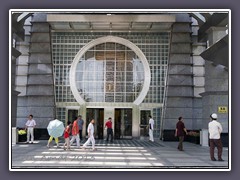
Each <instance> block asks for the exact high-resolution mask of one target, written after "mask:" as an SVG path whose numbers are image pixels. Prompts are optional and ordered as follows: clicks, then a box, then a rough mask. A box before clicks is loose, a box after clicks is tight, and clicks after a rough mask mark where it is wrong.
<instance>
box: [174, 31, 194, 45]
mask: <svg viewBox="0 0 240 180" xmlns="http://www.w3.org/2000/svg"><path fill="white" fill-rule="evenodd" d="M172 42H175V43H176V42H177V43H178V42H182V43H184V42H191V36H190V34H189V33H172Z"/></svg>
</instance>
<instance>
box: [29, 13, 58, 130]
mask: <svg viewBox="0 0 240 180" xmlns="http://www.w3.org/2000/svg"><path fill="white" fill-rule="evenodd" d="M31 23H32V31H31V40H30V50H29V68H28V80H27V94H26V95H27V97H28V101H27V105H28V109H27V110H28V112H27V113H28V114H33V115H34V119H35V120H36V123H37V126H36V128H46V127H47V125H48V123H49V120H51V119H53V118H55V99H54V80H53V64H52V58H51V40H50V27H49V24H48V23H47V22H46V14H34V16H33V19H32V22H31Z"/></svg>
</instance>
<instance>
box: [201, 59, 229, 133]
mask: <svg viewBox="0 0 240 180" xmlns="http://www.w3.org/2000/svg"><path fill="white" fill-rule="evenodd" d="M205 72H206V74H205V89H206V91H205V92H204V93H202V94H201V95H202V98H203V111H202V114H203V122H202V123H203V124H202V127H203V128H208V123H209V120H210V117H209V116H210V114H212V113H217V114H218V121H219V122H220V123H221V124H222V126H223V132H228V121H229V119H228V113H218V107H219V106H226V107H228V72H227V71H226V69H225V68H224V66H221V65H218V66H216V65H213V64H212V63H211V62H209V61H206V62H205Z"/></svg>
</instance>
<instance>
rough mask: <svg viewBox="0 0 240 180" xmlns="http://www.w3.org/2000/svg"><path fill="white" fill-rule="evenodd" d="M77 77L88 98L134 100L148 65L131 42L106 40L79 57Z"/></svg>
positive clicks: (87, 99)
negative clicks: (145, 67)
mask: <svg viewBox="0 0 240 180" xmlns="http://www.w3.org/2000/svg"><path fill="white" fill-rule="evenodd" d="M75 80H76V87H77V90H78V93H79V94H80V96H81V97H82V99H83V100H85V101H86V102H134V101H135V99H136V98H137V97H138V95H139V93H140V92H141V90H142V87H143V83H144V67H143V64H142V61H141V60H140V59H139V57H138V56H137V55H136V53H135V52H134V51H133V50H131V49H130V48H128V47H127V46H124V45H122V44H118V43H115V42H106V43H102V44H98V45H96V46H94V47H92V48H91V49H89V50H87V51H86V52H85V53H84V54H83V55H82V56H81V57H80V58H79V61H78V63H77V67H76V71H75Z"/></svg>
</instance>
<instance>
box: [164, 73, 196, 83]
mask: <svg viewBox="0 0 240 180" xmlns="http://www.w3.org/2000/svg"><path fill="white" fill-rule="evenodd" d="M168 85H192V77H191V76H185V75H171V76H169V77H168Z"/></svg>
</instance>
